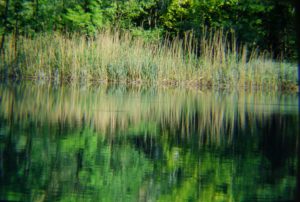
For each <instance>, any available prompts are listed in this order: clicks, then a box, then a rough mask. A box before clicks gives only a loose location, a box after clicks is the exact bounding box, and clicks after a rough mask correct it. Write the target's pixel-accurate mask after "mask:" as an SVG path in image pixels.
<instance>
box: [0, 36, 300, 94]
mask: <svg viewBox="0 0 300 202" xmlns="http://www.w3.org/2000/svg"><path fill="white" fill-rule="evenodd" d="M14 44H15V43H14V39H13V37H9V39H8V41H7V43H6V49H7V50H6V52H5V55H2V59H1V61H0V73H1V76H2V78H3V77H10V76H13V77H22V78H30V79H42V80H55V81H70V82H78V81H85V82H91V81H93V82H95V81H96V82H99V81H102V82H109V81H114V82H147V83H149V82H150V83H167V84H184V85H195V86H216V87H247V88H253V87H255V88H267V89H279V88H286V87H288V88H290V87H295V86H297V74H296V71H297V67H296V65H293V64H288V63H284V62H275V61H273V60H272V59H270V57H268V55H267V54H265V53H259V52H258V51H256V50H254V51H251V52H249V51H248V50H247V48H246V46H240V47H238V46H237V43H236V40H235V38H234V36H230V37H228V34H227V33H224V32H223V31H215V32H210V33H209V32H207V31H204V32H203V34H202V37H201V38H200V39H195V37H193V36H192V34H186V36H185V37H184V38H183V39H179V38H175V39H173V40H164V42H152V43H151V42H145V41H144V40H143V39H142V38H138V37H132V35H131V34H130V33H129V32H122V33H121V32H118V31H114V32H113V31H102V32H101V33H99V34H98V35H97V36H96V37H94V38H90V39H87V38H86V37H84V36H79V35H76V34H72V35H70V36H66V35H62V34H59V33H55V34H52V35H50V34H40V35H38V36H36V37H34V38H26V37H23V38H20V40H19V44H18V52H17V53H15V48H14Z"/></svg>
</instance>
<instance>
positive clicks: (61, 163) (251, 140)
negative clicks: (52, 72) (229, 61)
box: [0, 84, 299, 201]
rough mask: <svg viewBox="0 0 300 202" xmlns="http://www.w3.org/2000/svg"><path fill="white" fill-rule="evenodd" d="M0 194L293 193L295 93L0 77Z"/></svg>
mask: <svg viewBox="0 0 300 202" xmlns="http://www.w3.org/2000/svg"><path fill="white" fill-rule="evenodd" d="M0 96H1V101H0V179H1V180H0V200H8V201H9V200H10V201H72V200H73V201H99V200H100V201H120V200H121V201H172V200H174V201H249V200H250V201H253V200H254V201H256V200H263V201H276V200H292V199H294V197H295V187H296V174H297V173H296V171H297V170H296V169H297V156H296V154H297V149H298V148H297V144H296V142H297V136H296V134H298V133H299V131H298V123H299V120H298V115H297V111H298V106H297V95H293V94H292V95H279V94H270V93H268V94H266V93H245V92H242V93H226V92H202V91H199V90H182V89H164V88H157V87H141V86H136V87H128V86H100V87H93V88H87V87H76V86H71V87H67V86H65V87H61V88H55V87H53V86H37V85H28V84H27V85H13V86H9V87H7V86H0Z"/></svg>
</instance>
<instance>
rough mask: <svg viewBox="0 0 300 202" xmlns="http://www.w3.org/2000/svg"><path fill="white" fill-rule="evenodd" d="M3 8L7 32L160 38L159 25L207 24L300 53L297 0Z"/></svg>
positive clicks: (174, 28)
mask: <svg viewBox="0 0 300 202" xmlns="http://www.w3.org/2000/svg"><path fill="white" fill-rule="evenodd" d="M6 2H8V4H9V5H8V13H6V12H5V10H6V9H5V8H6ZM0 13H1V15H2V16H1V17H2V20H1V22H0V32H1V33H2V35H3V32H5V34H6V32H8V33H15V32H18V34H21V35H34V34H35V33H36V32H53V31H61V32H63V33H66V32H67V33H68V32H79V33H81V34H85V35H94V34H95V33H97V31H98V30H99V29H103V28H105V29H110V28H116V27H117V28H122V29H130V30H133V32H134V35H138V36H141V35H143V37H144V38H147V40H152V39H153V40H156V38H155V37H154V38H153V37H152V36H149V35H152V33H153V32H156V31H157V30H162V31H161V33H164V34H167V35H168V36H169V35H170V34H171V35H172V36H177V35H179V36H181V37H183V36H184V33H185V32H187V31H189V32H190V31H193V33H194V34H195V35H197V36H200V35H201V34H202V33H201V32H202V30H203V29H204V28H208V29H223V30H226V31H228V30H230V31H234V32H235V33H236V36H237V38H238V42H239V43H243V44H245V43H247V44H248V46H249V47H251V48H259V49H260V50H261V51H264V50H269V51H272V52H273V53H274V56H275V57H282V56H283V57H284V58H288V59H292V60H293V59H295V58H296V47H295V46H296V43H295V42H296V34H295V20H294V19H295V10H294V7H293V4H292V1H291V0H288V1H284V0H263V1H261V0H206V1H202V0H167V1H159V0H118V1H112V0H70V1H66V0H51V1H50V0H15V1H12V0H9V1H7V0H1V1H0ZM4 15H5V16H4ZM5 17H7V21H6V22H4V21H5V20H4V19H5ZM4 24H5V25H4ZM140 29H144V30H145V32H143V31H139V30H140ZM152 30H153V31H152Z"/></svg>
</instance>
